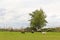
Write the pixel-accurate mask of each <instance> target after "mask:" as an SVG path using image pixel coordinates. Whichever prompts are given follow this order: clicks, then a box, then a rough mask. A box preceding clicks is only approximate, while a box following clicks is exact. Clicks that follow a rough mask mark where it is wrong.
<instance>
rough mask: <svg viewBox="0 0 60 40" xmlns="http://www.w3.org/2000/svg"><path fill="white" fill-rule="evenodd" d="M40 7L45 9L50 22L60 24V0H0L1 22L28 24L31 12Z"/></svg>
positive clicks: (16, 24)
mask: <svg viewBox="0 0 60 40" xmlns="http://www.w3.org/2000/svg"><path fill="white" fill-rule="evenodd" d="M40 8H42V9H43V10H44V11H45V13H46V15H47V18H46V20H47V21H48V24H50V25H53V24H56V22H57V24H59V22H60V21H59V20H60V0H0V24H3V25H5V24H7V25H11V26H13V25H15V26H23V25H24V26H27V25H29V21H28V20H29V19H30V16H29V13H31V12H32V11H34V10H36V9H40ZM55 26H56V25H55Z"/></svg>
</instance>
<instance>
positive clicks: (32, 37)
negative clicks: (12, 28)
mask: <svg viewBox="0 0 60 40" xmlns="http://www.w3.org/2000/svg"><path fill="white" fill-rule="evenodd" d="M0 40H60V32H47V33H46V34H42V33H40V32H35V33H30V32H26V33H25V34H24V33H21V32H0Z"/></svg>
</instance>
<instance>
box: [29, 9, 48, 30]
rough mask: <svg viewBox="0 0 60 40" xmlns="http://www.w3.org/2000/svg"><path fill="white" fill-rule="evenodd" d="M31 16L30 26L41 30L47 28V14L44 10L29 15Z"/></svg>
mask: <svg viewBox="0 0 60 40" xmlns="http://www.w3.org/2000/svg"><path fill="white" fill-rule="evenodd" d="M29 15H30V16H31V20H30V26H31V27H33V28H35V29H36V28H37V29H41V28H42V27H44V26H46V23H47V21H46V20H45V18H46V14H45V13H44V11H43V10H42V9H40V10H35V11H34V12H32V13H30V14H29Z"/></svg>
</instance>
